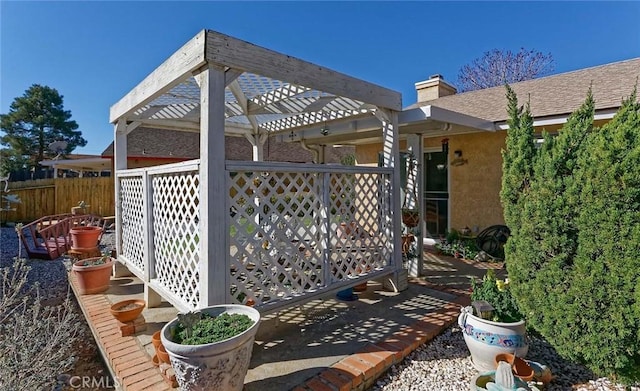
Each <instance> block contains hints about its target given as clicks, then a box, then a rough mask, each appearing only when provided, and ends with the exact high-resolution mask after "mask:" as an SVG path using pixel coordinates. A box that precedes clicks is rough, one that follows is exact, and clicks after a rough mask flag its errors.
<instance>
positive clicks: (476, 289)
mask: <svg viewBox="0 0 640 391" xmlns="http://www.w3.org/2000/svg"><path fill="white" fill-rule="evenodd" d="M471 288H472V290H473V291H472V293H471V300H472V301H476V300H484V301H486V302H487V303H489V304H491V306H492V307H493V309H494V311H493V318H492V319H491V320H492V321H494V322H505V323H510V322H517V321H519V320H522V319H524V316H523V315H522V313H521V312H520V310H519V308H518V303H516V300H515V298H514V297H513V295H512V294H511V290H510V289H509V288H510V283H509V280H508V279H506V280H498V279H497V278H496V272H495V271H494V270H493V269H489V270H488V271H487V273H486V274H485V276H484V277H483V278H482V281H481V282H477V281H476V279H475V278H474V279H472V280H471Z"/></svg>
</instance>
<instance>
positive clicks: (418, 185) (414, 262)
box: [407, 134, 424, 277]
mask: <svg viewBox="0 0 640 391" xmlns="http://www.w3.org/2000/svg"><path fill="white" fill-rule="evenodd" d="M407 146H408V147H409V149H410V151H411V153H412V155H413V158H414V159H416V164H415V165H413V173H411V174H412V175H409V172H407V183H408V186H407V187H409V186H411V188H410V189H407V190H409V191H412V192H413V193H414V194H415V195H416V199H415V200H413V201H414V202H415V203H416V205H411V207H413V208H416V209H418V213H419V216H420V219H419V221H420V222H419V225H418V233H417V235H416V242H417V244H416V245H417V246H418V254H417V257H416V258H412V259H411V260H410V262H409V275H410V276H412V277H420V276H421V275H422V274H423V269H424V267H423V252H424V251H423V250H422V249H423V243H424V239H423V237H424V191H423V181H422V180H421V178H422V173H423V168H422V166H423V161H422V160H423V156H424V151H423V150H424V138H423V137H422V135H419V134H410V135H408V136H407ZM410 177H411V178H413V179H414V180H413V182H412V183H409V180H408V179H409V178H410Z"/></svg>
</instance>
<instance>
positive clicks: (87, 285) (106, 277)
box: [72, 255, 113, 295]
mask: <svg viewBox="0 0 640 391" xmlns="http://www.w3.org/2000/svg"><path fill="white" fill-rule="evenodd" d="M72 270H73V273H74V275H75V276H76V280H77V281H78V289H79V290H80V294H81V295H90V294H94V293H100V292H104V291H106V290H107V289H109V282H110V280H111V272H112V270H113V259H112V258H111V257H109V256H108V255H104V256H101V257H93V258H86V259H81V260H79V261H76V262H75V263H74V264H73V267H72Z"/></svg>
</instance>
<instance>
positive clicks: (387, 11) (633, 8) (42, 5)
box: [0, 0, 640, 154]
mask: <svg viewBox="0 0 640 391" xmlns="http://www.w3.org/2000/svg"><path fill="white" fill-rule="evenodd" d="M638 20H640V2H309V1H304V2H205V1H200V2H151V1H140V2H125V1H112V2H97V1H86V2H79V1H71V2H54V1H47V2H32V1H5V0H0V26H1V27H0V34H1V36H0V55H1V60H0V66H1V68H0V92H1V94H0V112H1V113H7V112H8V110H9V105H10V104H11V102H12V101H13V99H14V98H15V97H18V96H21V95H23V94H24V91H25V90H26V89H27V88H28V87H29V86H31V85H32V84H35V83H37V84H44V85H48V86H50V87H53V88H56V89H57V90H58V91H59V92H60V93H61V94H62V95H63V96H64V105H65V109H67V110H70V111H71V113H72V114H73V117H72V118H73V119H74V120H76V121H77V122H78V124H79V125H80V128H79V129H80V130H81V131H82V133H83V136H84V137H85V138H86V139H87V140H88V144H87V146H86V147H84V148H80V149H77V150H76V151H75V152H78V153H92V154H99V153H101V152H102V150H104V148H105V147H106V146H107V145H108V144H109V143H110V142H111V140H112V138H113V126H112V125H111V124H109V122H108V121H109V108H110V107H111V105H113V104H114V103H115V102H117V101H118V100H119V99H120V98H121V97H122V96H124V95H125V94H126V93H127V92H128V91H129V90H131V89H132V88H133V87H134V86H135V85H136V84H137V83H138V82H140V81H141V80H142V79H143V78H144V77H145V76H146V75H147V74H148V73H150V72H151V71H152V70H153V69H155V68H156V67H157V66H158V65H159V64H160V63H162V61H164V60H165V59H166V58H167V57H168V56H170V55H171V54H172V53H173V52H174V51H175V50H176V49H178V48H179V47H180V46H182V44H184V43H185V42H186V41H188V40H189V39H190V38H191V37H193V36H194V35H195V34H197V33H198V32H199V31H200V30H202V29H212V30H216V31H219V32H221V33H224V34H228V35H232V36H234V37H237V38H240V39H243V40H246V41H249V42H252V43H254V44H257V45H260V46H264V47H267V48H270V49H272V50H276V51H278V52H281V53H285V54H288V55H292V56H295V57H298V58H302V59H304V60H307V61H311V62H314V63H317V64H319V65H323V66H326V67H329V68H331V69H334V70H337V71H340V72H343V73H346V74H349V75H351V76H355V77H358V78H361V79H364V80H367V81H370V82H374V83H377V84H380V85H382V86H384V87H387V88H391V89H394V90H396V91H399V92H401V93H402V98H403V105H404V106H408V105H410V104H412V103H414V102H415V100H416V94H415V90H414V83H415V82H418V81H422V80H425V79H427V78H428V77H429V76H430V75H432V74H435V73H440V74H442V75H443V76H444V77H445V79H446V80H449V81H451V82H455V80H456V79H457V74H458V70H459V69H460V67H461V66H463V65H465V64H467V63H469V62H470V61H472V60H473V59H474V58H477V57H480V56H482V54H483V53H484V52H485V51H487V50H491V49H493V48H498V49H505V50H506V49H511V50H514V51H517V50H518V49H519V48H520V47H525V48H527V49H535V50H539V51H541V52H544V53H551V54H552V55H553V57H554V59H555V71H554V73H559V72H566V71H571V70H575V69H580V68H585V67H590V66H595V65H601V64H605V63H609V62H615V61H620V60H624V59H628V58H633V57H639V56H640V23H638Z"/></svg>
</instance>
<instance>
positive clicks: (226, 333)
mask: <svg viewBox="0 0 640 391" xmlns="http://www.w3.org/2000/svg"><path fill="white" fill-rule="evenodd" d="M253 324H254V321H253V320H252V319H251V318H249V317H248V316H247V315H244V314H229V313H226V312H225V313H222V314H220V315H218V316H211V315H209V314H207V313H203V312H197V311H195V312H189V313H186V314H178V324H177V326H176V327H175V329H174V330H172V340H173V342H175V343H179V344H182V345H203V344H208V343H214V342H219V341H223V340H225V339H229V338H231V337H233V336H236V335H238V334H240V333H242V332H244V331H246V330H248V329H249V328H250V327H251V326H252V325H253Z"/></svg>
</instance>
